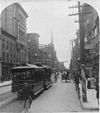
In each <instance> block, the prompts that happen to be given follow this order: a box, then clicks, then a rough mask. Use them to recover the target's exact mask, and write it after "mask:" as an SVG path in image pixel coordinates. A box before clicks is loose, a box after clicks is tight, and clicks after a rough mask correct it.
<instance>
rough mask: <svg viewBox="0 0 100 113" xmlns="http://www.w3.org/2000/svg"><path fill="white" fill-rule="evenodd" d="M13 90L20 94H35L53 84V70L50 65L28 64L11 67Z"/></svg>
mask: <svg viewBox="0 0 100 113" xmlns="http://www.w3.org/2000/svg"><path fill="white" fill-rule="evenodd" d="M11 73H12V84H11V87H12V89H11V92H13V93H17V94H18V97H19V96H26V95H31V96H35V95H37V94H38V93H40V92H41V91H42V90H43V89H45V88H48V87H49V86H51V84H52V82H51V70H50V68H49V67H48V66H45V65H41V66H37V65H33V64H27V65H25V66H18V67H14V68H12V69H11Z"/></svg>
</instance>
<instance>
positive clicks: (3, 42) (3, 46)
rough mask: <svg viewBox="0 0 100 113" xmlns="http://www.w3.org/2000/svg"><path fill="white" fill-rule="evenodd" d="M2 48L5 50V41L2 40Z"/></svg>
mask: <svg viewBox="0 0 100 113" xmlns="http://www.w3.org/2000/svg"><path fill="white" fill-rule="evenodd" d="M2 48H3V49H4V48H5V41H4V40H2Z"/></svg>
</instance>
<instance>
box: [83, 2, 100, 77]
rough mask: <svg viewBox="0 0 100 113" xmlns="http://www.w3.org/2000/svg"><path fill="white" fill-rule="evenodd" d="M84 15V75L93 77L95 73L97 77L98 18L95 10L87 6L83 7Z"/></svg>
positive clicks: (99, 42)
mask: <svg viewBox="0 0 100 113" xmlns="http://www.w3.org/2000/svg"><path fill="white" fill-rule="evenodd" d="M84 12H90V14H84V16H83V18H84V20H85V22H84V26H83V27H84V53H85V67H86V75H87V76H88V77H95V71H96V72H97V73H98V74H97V75H99V44H100V41H99V16H98V14H97V12H96V10H95V9H94V8H93V7H91V6H90V5H88V4H85V5H84V7H83V13H84Z"/></svg>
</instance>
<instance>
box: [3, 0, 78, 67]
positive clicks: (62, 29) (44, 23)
mask: <svg viewBox="0 0 100 113" xmlns="http://www.w3.org/2000/svg"><path fill="white" fill-rule="evenodd" d="M1 1H2V2H1V3H2V4H5V3H7V2H8V1H9V0H1ZM5 1H6V2H5ZM10 1H12V0H10ZM13 1H14V0H13ZM16 1H17V2H19V3H20V4H21V5H22V7H23V8H24V9H25V11H26V12H27V14H28V16H29V17H28V18H27V32H29V33H30V32H31V33H39V35H40V38H39V41H40V44H48V43H50V41H51V34H53V39H54V45H55V49H56V51H57V57H58V59H59V60H60V61H64V60H67V61H69V60H70V57H71V40H72V39H73V38H76V30H77V29H78V23H77V24H76V23H75V19H77V16H76V17H69V16H68V14H69V13H70V12H72V11H73V10H71V9H68V6H70V5H72V4H74V5H77V2H67V0H16ZM16 1H15V2H16ZM9 3H10V2H9ZM76 11H77V10H74V11H73V12H74V13H76ZM68 65H69V62H68V63H66V66H67V67H68Z"/></svg>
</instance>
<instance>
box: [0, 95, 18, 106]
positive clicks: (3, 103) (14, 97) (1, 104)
mask: <svg viewBox="0 0 100 113" xmlns="http://www.w3.org/2000/svg"><path fill="white" fill-rule="evenodd" d="M16 98H17V97H16V95H15V96H13V97H10V98H8V99H6V100H4V101H2V102H0V108H1V107H3V106H4V105H6V104H8V103H10V102H12V101H14V100H15V99H16Z"/></svg>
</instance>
